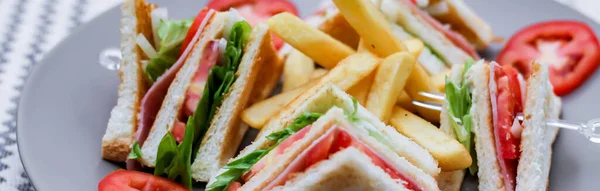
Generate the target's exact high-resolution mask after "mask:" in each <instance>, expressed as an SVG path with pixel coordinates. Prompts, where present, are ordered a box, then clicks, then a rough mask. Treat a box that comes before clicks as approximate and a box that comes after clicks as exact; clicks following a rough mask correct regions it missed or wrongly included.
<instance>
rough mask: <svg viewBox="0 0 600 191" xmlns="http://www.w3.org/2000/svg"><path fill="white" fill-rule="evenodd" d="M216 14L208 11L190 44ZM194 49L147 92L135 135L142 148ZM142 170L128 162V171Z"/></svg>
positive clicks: (188, 50)
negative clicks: (161, 107) (171, 86)
mask: <svg viewBox="0 0 600 191" xmlns="http://www.w3.org/2000/svg"><path fill="white" fill-rule="evenodd" d="M214 13H215V11H214V10H210V11H208V13H207V14H206V17H205V19H204V20H203V21H202V23H201V24H200V27H198V31H196V34H195V35H194V38H193V39H192V41H191V42H190V44H195V43H196V42H197V41H198V39H199V37H200V34H201V33H202V31H203V30H204V28H205V27H206V25H207V23H208V21H209V20H210V19H212V17H213V16H214ZM193 47H194V46H188V47H187V48H186V49H185V51H183V54H181V56H180V57H179V58H178V59H177V62H175V64H173V66H171V68H169V70H167V72H166V73H165V74H163V75H162V76H161V77H159V78H158V80H156V82H154V84H153V85H152V87H150V89H149V90H148V92H146V94H145V95H144V98H143V99H142V103H141V104H140V113H139V114H138V127H137V131H136V134H135V140H136V141H137V142H138V143H139V145H140V147H141V146H142V145H143V144H144V141H146V138H148V134H149V133H150V129H151V128H152V125H153V124H154V120H155V119H156V115H157V114H158V111H159V110H160V106H161V105H162V102H163V100H164V98H165V96H166V95H167V92H168V90H169V86H170V85H171V82H173V80H174V79H175V76H176V75H177V72H179V69H181V67H182V66H183V64H184V62H185V60H186V59H187V57H188V55H189V53H190V51H191V50H192V49H193ZM141 168H142V166H141V164H140V163H139V162H138V161H137V160H131V159H128V160H127V169H129V170H139V169H141Z"/></svg>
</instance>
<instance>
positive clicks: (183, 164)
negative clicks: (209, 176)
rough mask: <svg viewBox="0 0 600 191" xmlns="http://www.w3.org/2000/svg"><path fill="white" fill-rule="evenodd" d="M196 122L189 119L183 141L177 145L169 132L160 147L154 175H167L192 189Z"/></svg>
mask: <svg viewBox="0 0 600 191" xmlns="http://www.w3.org/2000/svg"><path fill="white" fill-rule="evenodd" d="M194 131H195V127H194V120H191V119H189V120H188V122H187V124H186V128H185V133H184V137H183V141H182V142H181V143H180V144H179V145H177V142H176V141H175V138H174V137H173V135H172V134H171V132H168V133H167V134H166V135H165V136H164V137H163V139H162V140H161V141H160V144H159V145H158V151H157V158H156V167H155V168H154V175H157V176H162V175H166V177H167V178H169V179H171V180H175V181H178V182H180V183H182V184H183V185H185V186H186V187H188V188H190V189H192V168H191V165H192V164H191V160H192V144H193V142H194V133H193V132H194Z"/></svg>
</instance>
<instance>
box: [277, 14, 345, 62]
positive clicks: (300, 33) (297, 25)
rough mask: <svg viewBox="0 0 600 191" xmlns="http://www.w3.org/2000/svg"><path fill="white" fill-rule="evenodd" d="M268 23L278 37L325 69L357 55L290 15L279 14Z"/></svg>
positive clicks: (342, 44)
mask: <svg viewBox="0 0 600 191" xmlns="http://www.w3.org/2000/svg"><path fill="white" fill-rule="evenodd" d="M267 23H268V24H269V29H270V30H271V31H272V32H274V33H275V34H277V36H279V37H281V39H283V40H284V41H285V42H287V43H288V44H290V45H291V46H292V47H294V48H296V49H297V50H299V51H300V52H302V53H304V55H306V56H308V57H310V58H311V59H313V60H314V61H315V62H317V64H319V65H321V66H323V67H325V68H333V67H335V66H336V65H337V64H338V63H339V62H340V60H342V59H344V58H346V57H348V56H350V55H351V54H353V53H355V51H354V50H353V49H352V48H350V47H349V46H348V45H346V44H344V43H342V42H340V41H337V40H335V39H334V38H333V37H331V36H329V35H327V34H325V33H324V32H322V31H320V30H318V29H316V28H314V27H311V26H309V25H308V24H306V23H304V21H302V20H300V19H299V18H298V17H296V16H294V15H292V14H290V13H287V12H284V13H279V14H277V15H275V16H273V17H271V18H270V19H269V20H268V21H267Z"/></svg>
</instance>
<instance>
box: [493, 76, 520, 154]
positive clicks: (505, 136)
mask: <svg viewBox="0 0 600 191" xmlns="http://www.w3.org/2000/svg"><path fill="white" fill-rule="evenodd" d="M510 69H512V68H509V70H510ZM495 70H496V71H494V72H495V75H496V76H495V77H496V79H495V80H496V84H498V86H497V87H498V91H497V92H498V95H497V99H496V100H497V103H498V104H497V108H496V110H497V115H498V117H497V119H498V123H497V124H496V125H497V126H496V127H495V128H494V129H495V131H496V132H495V133H496V135H497V136H496V139H499V140H496V141H499V143H500V147H501V149H502V157H503V158H506V159H517V158H519V145H520V143H521V140H520V139H517V137H515V136H513V134H512V133H511V131H510V129H511V127H512V125H513V122H514V119H515V116H516V113H518V112H522V111H523V110H522V109H521V104H520V103H519V102H520V100H521V94H520V93H519V94H516V93H517V92H520V91H521V90H520V87H519V82H518V79H517V77H516V75H514V76H509V75H507V74H506V72H505V70H503V68H500V67H495ZM512 70H514V69H512ZM515 73H516V72H515Z"/></svg>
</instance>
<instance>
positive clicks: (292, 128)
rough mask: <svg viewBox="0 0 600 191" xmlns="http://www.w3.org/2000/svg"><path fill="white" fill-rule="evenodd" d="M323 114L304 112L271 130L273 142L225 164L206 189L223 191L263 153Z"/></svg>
mask: <svg viewBox="0 0 600 191" xmlns="http://www.w3.org/2000/svg"><path fill="white" fill-rule="evenodd" d="M321 116H323V114H320V113H304V114H302V116H300V117H298V118H296V119H295V120H294V122H293V123H292V124H291V125H289V126H287V127H286V128H285V129H283V130H281V131H277V132H273V133H271V134H269V135H268V136H267V139H269V140H271V141H274V142H275V144H273V145H272V146H270V147H268V148H266V149H257V150H254V151H252V152H251V153H250V154H248V155H246V156H244V157H242V158H239V159H237V160H235V161H231V162H230V163H228V164H227V165H225V167H223V168H225V169H227V170H226V171H225V172H223V173H221V174H219V175H218V176H217V177H216V181H215V182H213V183H212V184H211V185H208V187H207V188H206V191H223V190H227V187H229V185H230V184H231V183H232V182H233V181H236V180H238V179H240V177H241V176H242V175H243V174H244V173H246V172H247V171H248V170H249V169H250V168H251V167H252V165H254V164H256V163H257V162H258V161H259V160H260V159H262V158H263V157H264V156H265V155H267V154H268V153H269V151H271V150H273V149H274V148H275V147H277V145H279V144H280V143H281V142H283V141H284V140H285V139H287V138H288V137H289V136H291V135H292V134H294V133H295V132H298V131H300V130H302V128H304V127H306V126H308V125H310V124H312V123H314V122H315V121H317V119H319V117H321Z"/></svg>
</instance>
